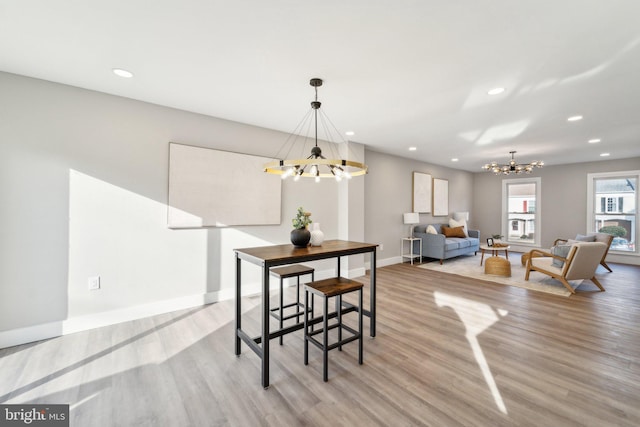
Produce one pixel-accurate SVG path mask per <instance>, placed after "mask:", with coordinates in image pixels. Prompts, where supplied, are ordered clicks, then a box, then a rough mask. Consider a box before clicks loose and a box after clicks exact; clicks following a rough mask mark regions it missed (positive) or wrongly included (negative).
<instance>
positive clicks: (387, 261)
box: [365, 256, 402, 270]
mask: <svg viewBox="0 0 640 427" xmlns="http://www.w3.org/2000/svg"><path fill="white" fill-rule="evenodd" d="M401 262H402V257H400V256H395V257H391V258H384V259H377V260H376V267H386V266H388V265H393V264H400V263H401ZM365 268H366V269H367V270H370V269H371V263H370V262H366V263H365Z"/></svg>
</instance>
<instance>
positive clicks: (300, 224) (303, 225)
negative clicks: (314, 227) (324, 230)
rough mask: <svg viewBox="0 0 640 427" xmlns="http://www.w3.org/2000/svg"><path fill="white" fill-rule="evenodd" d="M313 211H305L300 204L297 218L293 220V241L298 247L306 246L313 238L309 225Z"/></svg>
mask: <svg viewBox="0 0 640 427" xmlns="http://www.w3.org/2000/svg"><path fill="white" fill-rule="evenodd" d="M311 222H312V221H311V212H305V210H304V208H303V207H302V206H300V207H299V208H298V211H297V212H296V216H295V218H293V219H292V220H291V223H292V224H293V230H292V231H291V243H292V244H293V246H295V247H296V248H306V247H307V245H308V244H309V241H310V240H311V232H310V231H309V230H308V229H307V226H308V225H309V224H311Z"/></svg>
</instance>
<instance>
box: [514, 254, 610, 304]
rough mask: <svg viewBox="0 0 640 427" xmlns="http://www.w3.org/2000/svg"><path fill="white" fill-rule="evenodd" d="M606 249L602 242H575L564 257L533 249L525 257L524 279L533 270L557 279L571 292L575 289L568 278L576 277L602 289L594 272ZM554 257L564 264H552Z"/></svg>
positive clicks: (527, 278) (527, 277)
mask: <svg viewBox="0 0 640 427" xmlns="http://www.w3.org/2000/svg"><path fill="white" fill-rule="evenodd" d="M607 249H608V247H607V245H606V244H604V243H602V242H576V243H574V244H573V245H571V249H570V250H569V254H568V255H567V257H566V258H563V257H561V256H557V255H553V254H552V253H551V252H546V251H541V250H538V249H534V250H532V251H531V252H530V254H531V255H530V256H529V258H528V259H527V272H526V274H525V277H524V279H525V280H529V273H530V272H531V271H532V270H534V271H538V272H540V273H543V274H546V275H549V276H551V277H553V278H554V279H556V280H559V281H560V282H561V283H562V284H563V285H564V287H565V288H567V289H568V290H569V291H570V292H571V293H572V294H574V293H575V290H574V289H573V288H572V287H571V285H570V284H569V280H577V279H589V280H591V281H592V282H593V283H595V284H596V286H597V287H598V288H600V290H601V291H604V288H603V287H602V285H601V284H600V282H598V279H596V278H595V272H596V269H597V268H598V264H599V263H600V262H601V260H602V259H603V258H602V257H603V255H604V254H605V253H606V251H607ZM554 259H558V260H561V261H563V262H564V265H563V266H562V267H556V266H555V265H553V260H554Z"/></svg>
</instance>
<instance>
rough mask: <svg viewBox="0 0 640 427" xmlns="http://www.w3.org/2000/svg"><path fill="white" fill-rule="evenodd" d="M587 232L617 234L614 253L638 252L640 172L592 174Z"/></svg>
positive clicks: (588, 185) (589, 178)
mask: <svg viewBox="0 0 640 427" xmlns="http://www.w3.org/2000/svg"><path fill="white" fill-rule="evenodd" d="M587 179H588V181H587V188H588V194H589V201H588V204H587V218H588V227H589V229H588V230H587V231H590V232H603V233H609V234H613V235H614V236H615V237H614V238H613V242H612V243H611V248H610V249H609V250H610V251H612V252H620V253H630V254H637V253H638V251H637V248H636V241H637V238H638V230H637V224H638V182H640V171H628V172H611V173H591V174H589V175H588V178H587Z"/></svg>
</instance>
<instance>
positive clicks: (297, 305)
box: [296, 276, 302, 323]
mask: <svg viewBox="0 0 640 427" xmlns="http://www.w3.org/2000/svg"><path fill="white" fill-rule="evenodd" d="M297 277H298V281H297V282H296V323H300V315H301V314H302V312H301V311H300V276H297Z"/></svg>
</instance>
